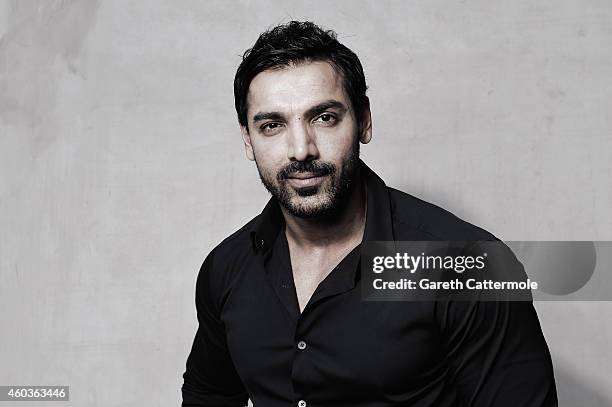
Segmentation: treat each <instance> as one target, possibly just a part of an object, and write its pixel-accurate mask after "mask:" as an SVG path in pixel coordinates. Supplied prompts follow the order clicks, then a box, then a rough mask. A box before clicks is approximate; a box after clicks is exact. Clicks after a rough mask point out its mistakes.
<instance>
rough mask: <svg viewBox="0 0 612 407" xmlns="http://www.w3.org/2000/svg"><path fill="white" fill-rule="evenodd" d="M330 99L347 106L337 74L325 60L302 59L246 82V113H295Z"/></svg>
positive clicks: (262, 73) (261, 73) (346, 99)
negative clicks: (247, 86) (247, 88)
mask: <svg viewBox="0 0 612 407" xmlns="http://www.w3.org/2000/svg"><path fill="white" fill-rule="evenodd" d="M330 99H335V100H338V101H340V102H343V103H344V104H345V105H346V106H350V104H349V101H348V98H347V96H346V94H345V92H344V88H343V86H342V78H341V77H340V75H339V74H338V73H337V72H336V70H335V69H334V68H333V67H332V66H331V65H330V64H329V63H327V62H320V61H316V62H305V63H300V64H298V65H291V66H288V67H283V68H281V69H273V70H267V71H263V72H260V73H259V74H257V75H256V76H255V78H253V80H252V81H251V84H250V86H249V92H248V96H247V101H248V114H249V115H250V116H252V115H253V114H254V113H257V112H259V111H282V112H284V111H292V112H296V113H297V112H300V111H304V110H306V109H308V108H309V107H311V106H314V105H316V104H318V103H321V102H322V101H326V100H330Z"/></svg>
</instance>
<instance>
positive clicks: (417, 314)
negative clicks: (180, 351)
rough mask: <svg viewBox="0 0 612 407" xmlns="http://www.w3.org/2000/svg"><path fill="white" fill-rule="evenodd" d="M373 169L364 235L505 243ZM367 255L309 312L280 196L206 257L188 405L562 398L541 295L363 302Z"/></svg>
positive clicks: (354, 260)
mask: <svg viewBox="0 0 612 407" xmlns="http://www.w3.org/2000/svg"><path fill="white" fill-rule="evenodd" d="M361 169H362V175H363V179H364V182H365V183H366V186H367V214H366V228H365V232H364V241H375V240H496V239H495V237H494V236H493V235H491V234H489V233H488V232H486V231H484V230H482V229H480V228H478V227H476V226H473V225H471V224H469V223H467V222H464V221H462V220H460V219H459V218H457V217H455V216H454V215H452V214H451V213H449V212H447V211H445V210H443V209H441V208H439V207H437V206H435V205H432V204H429V203H426V202H424V201H421V200H419V199H417V198H415V197H413V196H410V195H408V194H405V193H403V192H400V191H397V190H394V189H392V188H388V187H386V186H385V184H384V182H383V181H382V180H381V179H380V178H379V177H378V176H377V175H376V174H375V173H374V172H372V171H371V170H370V169H369V168H368V167H367V166H366V165H365V164H363V162H362V163H361ZM359 255H360V246H358V247H357V248H355V249H354V250H353V251H352V252H351V253H350V254H349V255H347V256H346V257H345V258H344V259H343V260H342V261H341V262H340V264H338V266H337V267H336V268H334V270H333V271H332V272H331V273H330V274H329V275H328V276H327V277H326V278H325V279H324V280H323V281H322V282H321V283H320V284H319V286H318V287H317V289H316V290H315V292H314V294H313V296H312V297H311V299H310V301H309V302H308V304H307V305H306V307H305V309H304V311H303V312H302V313H301V314H300V311H299V307H298V301H297V296H296V291H295V286H294V283H293V276H292V271H291V261H290V257H289V249H288V245H287V240H286V238H285V233H284V221H283V217H282V213H281V211H280V209H279V207H278V203H277V202H276V201H275V200H274V199H271V200H270V201H269V202H268V204H267V206H266V208H265V209H264V211H263V212H262V213H261V214H260V215H259V216H257V217H256V218H254V219H253V220H252V221H251V222H249V223H248V224H247V225H245V226H244V227H243V228H242V229H240V230H239V231H237V232H236V233H234V234H233V235H232V236H230V237H229V238H227V239H226V240H225V241H223V242H222V243H221V244H219V245H218V246H217V247H216V248H215V249H214V250H213V251H212V252H211V253H210V254H209V255H208V256H207V258H206V260H205V261H204V264H203V265H202V268H201V270H200V273H199V275H198V280H197V285H196V308H197V314H198V321H199V328H198V331H197V333H196V336H195V340H194V343H193V347H192V350H191V353H190V355H189V357H188V360H187V368H186V371H185V373H184V375H183V378H184V384H183V388H182V394H183V404H182V405H183V406H185V407H187V406H244V405H246V402H247V398H249V397H250V398H251V400H252V401H253V404H254V406H255V407H277V406H278V407H281V406H283V407H287V406H298V403H299V402H300V401H303V402H305V403H306V404H305V405H306V406H307V407H319V406H321V407H323V406H324V407H332V406H354V407H366V406H367V407H386V406H414V407H421V406H440V407H443V406H455V407H456V406H478V407H491V406H502V407H503V406H512V407H516V406H534V407H535V406H556V405H557V395H556V390H555V382H554V375H553V370H552V362H551V358H550V354H549V351H548V348H547V345H546V342H545V340H544V337H543V335H542V331H541V328H540V324H539V322H538V318H537V315H536V312H535V309H534V308H533V305H532V304H531V302H439V303H438V302H420V303H417V302H398V301H362V298H361V288H360V272H359V257H360V256H359ZM300 341H304V342H305V344H306V346H305V347H304V348H303V349H300V348H298V343H299V342H300ZM301 405H304V404H301Z"/></svg>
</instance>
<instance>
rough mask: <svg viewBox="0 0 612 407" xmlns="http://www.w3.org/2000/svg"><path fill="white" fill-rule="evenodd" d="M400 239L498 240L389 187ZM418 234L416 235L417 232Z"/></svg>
mask: <svg viewBox="0 0 612 407" xmlns="http://www.w3.org/2000/svg"><path fill="white" fill-rule="evenodd" d="M387 191H388V193H389V200H390V204H391V212H392V216H393V222H394V229H395V233H396V239H397V240H414V237H416V236H421V237H420V238H423V239H431V240H498V239H497V238H496V237H495V236H494V235H493V234H491V233H489V232H487V231H486V230H484V229H482V228H480V227H478V226H475V225H473V224H471V223H469V222H466V221H465V220H463V219H461V218H459V217H457V216H456V215H454V214H452V213H451V212H449V211H447V210H446V209H443V208H441V207H439V206H437V205H434V204H432V203H429V202H426V201H423V200H422V199H419V198H417V197H415V196H413V195H410V194H407V193H405V192H402V191H399V190H397V189H395V188H390V187H387ZM415 235H416V236H415Z"/></svg>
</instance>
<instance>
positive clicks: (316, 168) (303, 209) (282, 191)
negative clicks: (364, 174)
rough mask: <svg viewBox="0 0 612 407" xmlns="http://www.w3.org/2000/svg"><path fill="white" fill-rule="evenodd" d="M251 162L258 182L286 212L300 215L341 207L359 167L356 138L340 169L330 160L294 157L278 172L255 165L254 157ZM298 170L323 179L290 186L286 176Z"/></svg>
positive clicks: (326, 213)
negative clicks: (304, 185)
mask: <svg viewBox="0 0 612 407" xmlns="http://www.w3.org/2000/svg"><path fill="white" fill-rule="evenodd" d="M255 164H256V165H257V170H258V172H259V178H260V179H261V182H262V183H263V184H264V186H265V187H266V189H267V190H268V192H270V194H271V195H272V196H273V197H274V198H276V200H277V201H278V202H279V204H281V205H282V206H283V207H284V208H285V209H286V210H287V211H288V212H289V213H290V214H292V215H293V216H296V217H299V218H304V219H313V218H327V217H330V216H334V215H336V214H338V213H339V212H341V211H342V209H343V208H344V207H345V205H346V204H347V203H348V198H349V197H350V195H351V193H352V191H353V189H354V188H355V180H356V178H357V177H356V176H357V172H358V169H359V140H356V142H355V143H354V144H353V146H352V147H351V150H350V151H349V153H348V154H347V155H346V157H345V158H344V160H343V162H342V165H341V167H340V169H338V166H337V165H335V164H333V163H330V162H323V161H317V160H313V161H294V162H292V163H290V164H288V165H287V166H285V167H284V168H282V169H281V170H280V171H278V173H276V174H271V173H270V172H266V171H264V170H262V169H261V168H260V167H259V164H257V157H255ZM298 173H309V174H313V176H326V177H327V179H326V180H325V181H323V182H322V183H321V184H319V185H315V186H310V187H303V188H293V187H292V186H291V185H289V184H288V182H287V179H288V178H289V177H290V176H291V175H293V174H298Z"/></svg>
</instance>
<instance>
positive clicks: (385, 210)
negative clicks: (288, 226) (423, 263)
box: [251, 160, 394, 253]
mask: <svg viewBox="0 0 612 407" xmlns="http://www.w3.org/2000/svg"><path fill="white" fill-rule="evenodd" d="M359 165H360V167H361V175H362V179H363V182H365V184H366V191H367V192H366V193H367V198H366V199H367V212H366V225H365V231H364V235H363V241H364V242H365V241H391V240H394V239H393V238H394V232H393V218H392V213H391V203H390V200H389V193H388V191H387V186H386V185H385V183H384V181H383V180H382V179H381V178H380V177H379V176H378V175H377V174H376V173H375V172H374V171H372V170H371V169H370V167H368V166H367V165H366V164H365V163H364V162H363V161H362V160H359ZM284 224H285V220H284V218H283V213H282V211H281V209H280V206H279V203H278V201H277V200H276V198H274V197H272V198H270V200H269V201H268V203H267V204H266V206H265V208H264V210H263V211H262V212H261V214H260V215H259V216H258V217H257V219H256V221H255V223H254V225H253V228H252V229H251V238H252V242H253V248H254V249H255V251H256V252H258V253H265V252H267V251H268V250H269V249H270V248H271V247H272V246H273V244H274V241H275V239H276V238H277V236H278V234H279V232H280V231H281V230H282V228H283V226H284Z"/></svg>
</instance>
